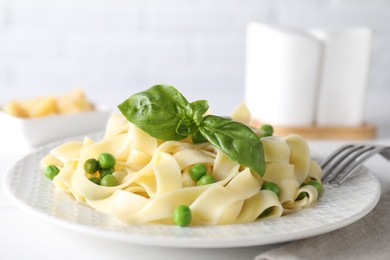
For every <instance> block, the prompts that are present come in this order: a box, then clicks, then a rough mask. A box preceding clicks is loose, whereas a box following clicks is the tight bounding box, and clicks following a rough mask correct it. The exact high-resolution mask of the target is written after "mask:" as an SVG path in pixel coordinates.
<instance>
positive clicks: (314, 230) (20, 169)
mask: <svg viewBox="0 0 390 260" xmlns="http://www.w3.org/2000/svg"><path fill="white" fill-rule="evenodd" d="M63 142H64V141H59V142H55V143H52V144H49V145H46V146H43V147H41V148H39V149H37V150H36V151H35V152H33V153H31V154H29V155H27V156H26V157H24V158H23V159H21V160H20V161H18V162H17V163H16V164H15V165H14V166H13V168H12V169H11V170H10V171H9V172H8V173H7V175H6V178H5V182H4V184H5V190H6V193H7V195H8V197H9V198H10V199H11V200H12V201H13V202H15V203H16V205H17V206H18V207H20V208H21V209H23V210H26V211H28V212H29V213H32V214H34V215H36V216H38V217H41V218H43V219H45V220H47V221H50V222H52V223H54V224H57V225H60V226H62V227H65V228H68V229H72V230H75V231H79V232H83V233H86V234H89V235H93V236H99V237H103V238H107V239H114V240H119V241H123V242H128V243H132V244H143V245H157V246H167V247H182V248H189V247H192V248H223V247H242V246H253V245H266V244H272V243H278V242H285V241H291V240H295V239H301V238H306V237H310V236H314V235H319V234H323V233H326V232H329V231H332V230H336V229H339V228H341V227H344V226H347V225H349V224H351V223H353V222H355V221H356V220H358V219H360V218H362V217H363V216H365V215H366V214H367V213H368V212H370V211H371V210H372V209H373V208H374V206H375V205H376V203H377V202H378V200H379V197H380V185H379V182H378V180H377V179H376V178H375V177H374V175H373V174H372V173H371V172H370V171H368V170H367V169H366V168H364V167H361V169H360V170H359V172H357V174H356V175H355V176H354V177H352V178H350V179H348V180H347V182H346V183H345V184H343V185H342V186H339V187H333V186H330V185H325V193H324V195H323V196H322V197H321V198H320V200H319V201H318V202H317V204H316V205H314V206H312V207H311V208H307V209H304V210H302V211H299V212H296V213H293V214H290V215H286V216H283V217H280V218H276V219H272V220H265V221H261V222H255V223H249V224H236V225H222V226H200V227H186V228H182V227H178V226H170V225H125V224H122V223H121V222H119V221H118V220H116V218H114V217H112V216H109V215H105V214H102V213H100V212H97V211H96V210H94V209H91V208H89V207H88V206H85V205H83V204H80V203H77V202H76V201H74V200H73V199H72V198H71V197H70V196H69V195H67V194H65V193H63V192H56V191H55V189H54V187H53V185H52V183H51V181H49V180H48V179H47V178H46V177H44V176H43V175H42V170H41V169H40V165H39V162H40V159H41V158H42V157H43V156H44V155H46V154H47V153H48V151H49V150H50V149H51V148H53V147H54V146H56V145H58V144H60V143H63ZM316 155H317V156H318V154H316Z"/></svg>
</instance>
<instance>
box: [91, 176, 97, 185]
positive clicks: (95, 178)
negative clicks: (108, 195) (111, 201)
mask: <svg viewBox="0 0 390 260" xmlns="http://www.w3.org/2000/svg"><path fill="white" fill-rule="evenodd" d="M89 180H90V181H92V182H93V183H95V184H97V185H99V184H100V179H99V178H98V177H91V178H89Z"/></svg>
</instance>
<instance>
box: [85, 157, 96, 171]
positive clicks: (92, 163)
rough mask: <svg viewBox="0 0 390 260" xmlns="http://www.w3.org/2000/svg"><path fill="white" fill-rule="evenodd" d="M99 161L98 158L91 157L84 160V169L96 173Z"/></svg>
mask: <svg viewBox="0 0 390 260" xmlns="http://www.w3.org/2000/svg"><path fill="white" fill-rule="evenodd" d="M98 167H99V163H98V161H97V160H96V159H94V158H91V159H88V160H86V161H85V162H84V171H85V172H86V173H95V172H96V171H97V170H98Z"/></svg>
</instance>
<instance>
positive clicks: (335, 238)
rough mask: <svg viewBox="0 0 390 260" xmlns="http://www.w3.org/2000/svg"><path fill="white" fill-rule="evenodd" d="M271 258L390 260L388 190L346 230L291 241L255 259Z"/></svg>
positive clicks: (289, 259) (389, 198)
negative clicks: (367, 211)
mask: <svg viewBox="0 0 390 260" xmlns="http://www.w3.org/2000/svg"><path fill="white" fill-rule="evenodd" d="M273 259H278V260H279V259H288V260H295V259H300V260H301V259H343V260H344V259H354V260H355V259H356V260H358V259H362V260H363V259H364V260H366V259H373V260H374V259H375V260H377V259H390V191H389V192H386V193H385V194H383V195H382V196H381V198H380V200H379V202H378V204H377V206H376V207H375V208H374V209H373V210H372V211H371V212H370V213H369V214H368V215H367V216H365V217H364V218H362V219H360V220H359V221H357V222H355V223H353V224H351V225H349V226H347V227H344V228H342V229H339V230H336V231H333V232H330V233H327V234H324V235H319V236H315V237H311V238H307V239H302V240H298V241H294V242H291V243H289V244H286V245H283V246H281V247H278V248H275V249H272V250H270V251H267V252H264V253H262V254H260V255H258V256H257V257H256V258H255V260H273Z"/></svg>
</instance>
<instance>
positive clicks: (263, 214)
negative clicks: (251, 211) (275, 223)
mask: <svg viewBox="0 0 390 260" xmlns="http://www.w3.org/2000/svg"><path fill="white" fill-rule="evenodd" d="M273 208H274V207H269V208H266V209H265V210H264V211H263V212H262V213H261V214H260V216H259V217H260V218H264V217H266V216H268V215H269V214H271V213H272V210H273Z"/></svg>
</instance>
